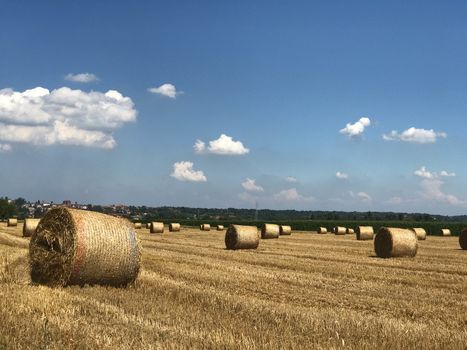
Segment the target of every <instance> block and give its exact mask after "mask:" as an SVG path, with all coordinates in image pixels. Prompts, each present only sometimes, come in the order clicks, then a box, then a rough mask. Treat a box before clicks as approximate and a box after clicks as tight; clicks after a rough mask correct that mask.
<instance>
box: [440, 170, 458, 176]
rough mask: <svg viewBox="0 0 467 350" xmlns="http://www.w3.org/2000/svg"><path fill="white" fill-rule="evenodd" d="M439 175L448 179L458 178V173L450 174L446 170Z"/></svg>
mask: <svg viewBox="0 0 467 350" xmlns="http://www.w3.org/2000/svg"><path fill="white" fill-rule="evenodd" d="M439 175H441V176H446V177H454V176H456V173H450V172H448V171H446V170H441V172H440V173H439Z"/></svg>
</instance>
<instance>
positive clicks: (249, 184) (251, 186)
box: [242, 177, 264, 192]
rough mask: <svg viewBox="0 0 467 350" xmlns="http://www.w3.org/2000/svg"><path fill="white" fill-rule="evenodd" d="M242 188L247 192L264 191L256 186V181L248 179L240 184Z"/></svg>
mask: <svg viewBox="0 0 467 350" xmlns="http://www.w3.org/2000/svg"><path fill="white" fill-rule="evenodd" d="M242 186H243V188H244V189H245V190H246V191H249V192H263V191H264V188H263V187H262V186H260V185H257V184H256V180H254V179H250V178H248V177H247V178H246V180H245V181H244V182H242Z"/></svg>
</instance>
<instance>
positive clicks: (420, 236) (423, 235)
mask: <svg viewBox="0 0 467 350" xmlns="http://www.w3.org/2000/svg"><path fill="white" fill-rule="evenodd" d="M411 230H412V231H413V232H414V233H415V235H416V236H417V239H418V240H419V241H424V240H425V239H426V231H425V229H424V228H421V227H414V228H411Z"/></svg>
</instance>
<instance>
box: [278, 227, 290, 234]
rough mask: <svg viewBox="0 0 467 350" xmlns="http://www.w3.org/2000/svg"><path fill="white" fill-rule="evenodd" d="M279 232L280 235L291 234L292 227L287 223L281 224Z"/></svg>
mask: <svg viewBox="0 0 467 350" xmlns="http://www.w3.org/2000/svg"><path fill="white" fill-rule="evenodd" d="M279 234H280V235H281V236H290V235H291V234H292V227H290V226H289V225H281V226H280V230H279Z"/></svg>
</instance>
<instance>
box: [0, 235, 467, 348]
mask: <svg viewBox="0 0 467 350" xmlns="http://www.w3.org/2000/svg"><path fill="white" fill-rule="evenodd" d="M6 232H7V233H6ZM20 236H21V228H6V227H3V226H2V227H0V320H1V321H2V327H0V349H1V348H12V349H16V348H30V349H37V348H44V349H45V348H48V349H63V348H67V349H70V348H79V349H96V348H103V349H139V348H144V349H158V348H167V349H199V348H204V349H213V348H214V349H259V348H266V349H310V348H316V349H340V348H348V349H381V348H384V349H414V348H417V349H465V348H466V344H467V330H466V328H467V299H466V298H465V296H466V295H467V270H466V268H465V263H466V259H467V256H466V254H465V251H462V250H460V248H459V243H458V239H457V237H428V239H427V240H426V241H422V242H419V251H418V254H417V256H416V257H415V258H411V259H405V258H400V259H378V258H375V254H374V252H373V242H372V241H357V240H356V239H355V237H353V236H335V235H318V234H305V233H302V232H295V233H294V235H293V236H290V237H281V238H279V239H276V240H262V241H261V242H260V245H259V248H258V249H257V250H255V251H249V250H245V251H228V250H225V249H224V247H225V245H224V235H223V234H222V233H219V232H216V231H214V232H200V231H199V230H195V229H192V230H189V229H187V230H184V231H183V232H181V233H179V234H177V235H170V234H163V235H150V234H149V233H148V230H141V231H140V232H139V236H140V239H141V242H142V244H143V247H144V252H143V263H142V267H143V268H142V272H141V275H140V277H139V279H138V281H137V282H136V285H135V286H133V287H130V288H127V289H118V288H105V287H84V288H80V287H67V288H57V289H51V288H48V287H42V286H32V285H30V284H29V283H30V282H29V276H28V272H27V239H24V238H19V237H20Z"/></svg>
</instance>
